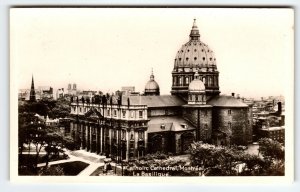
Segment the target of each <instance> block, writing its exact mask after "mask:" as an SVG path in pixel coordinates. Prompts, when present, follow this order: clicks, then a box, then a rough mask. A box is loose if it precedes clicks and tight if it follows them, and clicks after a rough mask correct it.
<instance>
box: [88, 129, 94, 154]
mask: <svg viewBox="0 0 300 192" xmlns="http://www.w3.org/2000/svg"><path fill="white" fill-rule="evenodd" d="M89 127H90V152H93V134H92V130H93V129H94V126H93V125H90V126H89Z"/></svg>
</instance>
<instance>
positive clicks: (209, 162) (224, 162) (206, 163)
mask: <svg viewBox="0 0 300 192" xmlns="http://www.w3.org/2000/svg"><path fill="white" fill-rule="evenodd" d="M189 151H190V154H191V157H190V159H191V164H192V165H193V166H201V167H202V168H203V170H204V174H205V175H236V174H237V169H236V167H237V166H238V165H239V164H240V163H241V162H240V156H241V151H238V150H237V149H235V148H228V147H225V146H215V145H210V144H206V143H202V142H197V143H193V144H192V146H191V148H190V150H189Z"/></svg>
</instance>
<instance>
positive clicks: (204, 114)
mask: <svg viewBox="0 0 300 192" xmlns="http://www.w3.org/2000/svg"><path fill="white" fill-rule="evenodd" d="M198 117H199V120H198ZM183 118H184V119H186V120H188V121H189V122H191V123H192V124H193V126H195V128H196V131H195V132H196V134H199V135H198V137H197V135H196V139H197V138H199V140H201V141H207V142H210V140H211V135H212V107H211V106H207V105H205V106H198V107H194V106H191V107H189V106H185V107H184V109H183ZM197 129H198V131H197Z"/></svg>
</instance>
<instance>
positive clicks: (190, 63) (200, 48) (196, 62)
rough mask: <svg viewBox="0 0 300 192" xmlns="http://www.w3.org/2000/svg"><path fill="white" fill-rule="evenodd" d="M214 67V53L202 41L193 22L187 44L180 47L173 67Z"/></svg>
mask: <svg viewBox="0 0 300 192" xmlns="http://www.w3.org/2000/svg"><path fill="white" fill-rule="evenodd" d="M208 65H210V66H211V65H216V58H215V55H214V52H213V51H212V50H211V49H210V48H209V47H208V46H207V45H206V44H205V43H203V42H202V41H200V34H199V30H198V27H197V25H196V20H194V23H193V27H192V30H191V33H190V40H189V42H187V43H185V44H184V45H182V47H181V48H180V49H179V50H178V52H177V54H176V58H175V64H174V67H175V68H177V67H189V68H191V67H201V66H208Z"/></svg>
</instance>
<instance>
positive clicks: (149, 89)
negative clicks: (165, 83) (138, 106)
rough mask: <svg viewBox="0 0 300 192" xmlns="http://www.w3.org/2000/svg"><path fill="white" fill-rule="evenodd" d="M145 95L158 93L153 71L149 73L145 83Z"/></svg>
mask: <svg viewBox="0 0 300 192" xmlns="http://www.w3.org/2000/svg"><path fill="white" fill-rule="evenodd" d="M145 95H159V85H158V83H157V82H156V81H155V80H154V75H153V71H152V73H151V76H150V80H149V81H148V82H147V83H146V86H145Z"/></svg>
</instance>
